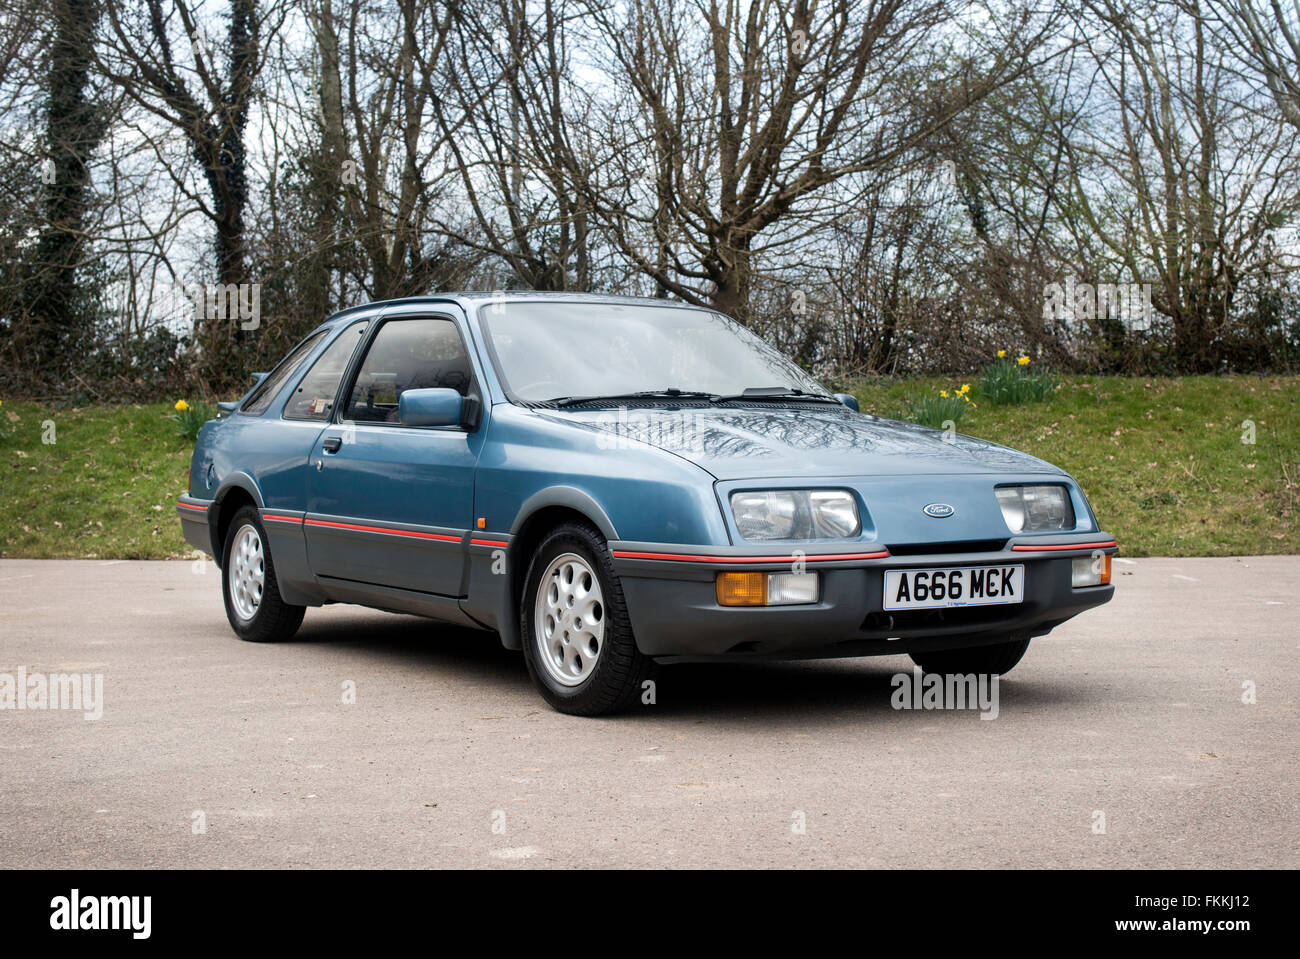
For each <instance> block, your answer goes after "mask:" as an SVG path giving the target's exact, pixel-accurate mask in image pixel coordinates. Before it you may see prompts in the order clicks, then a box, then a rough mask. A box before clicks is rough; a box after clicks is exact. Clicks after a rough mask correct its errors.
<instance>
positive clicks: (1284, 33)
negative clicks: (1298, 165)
mask: <svg viewBox="0 0 1300 959" xmlns="http://www.w3.org/2000/svg"><path fill="white" fill-rule="evenodd" d="M1205 16H1206V18H1207V20H1208V21H1209V23H1210V26H1211V27H1212V28H1213V27H1215V26H1221V27H1222V28H1223V29H1224V30H1226V31H1227V33H1228V36H1230V37H1231V38H1232V40H1233V41H1234V42H1235V44H1236V46H1237V48H1238V51H1239V53H1240V54H1241V56H1242V57H1243V58H1244V59H1245V60H1246V62H1247V63H1248V64H1250V66H1251V67H1253V68H1254V69H1255V70H1256V71H1258V73H1259V75H1260V76H1261V77H1263V79H1264V82H1265V83H1266V84H1267V85H1268V89H1269V92H1270V93H1272V95H1273V100H1274V102H1275V103H1276V104H1277V108H1278V110H1280V111H1281V113H1282V117H1283V119H1285V120H1286V122H1287V123H1290V124H1291V125H1292V126H1295V127H1300V2H1298V0H1291V2H1290V4H1287V3H1286V2H1284V0H1263V2H1256V0H1208V2H1207V3H1206V5H1205Z"/></svg>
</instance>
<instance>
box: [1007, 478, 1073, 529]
mask: <svg viewBox="0 0 1300 959" xmlns="http://www.w3.org/2000/svg"><path fill="white" fill-rule="evenodd" d="M993 492H994V493H995V494H997V498H998V505H999V506H1001V507H1002V517H1003V519H1005V520H1006V521H1007V526H1008V528H1010V530H1011V532H1013V533H1050V532H1053V531H1057V532H1059V531H1061V530H1072V529H1074V507H1073V506H1071V505H1070V494H1069V492H1068V491H1067V490H1066V488H1065V487H1064V486H999V487H998V488H997V489H995V490H994V491H993Z"/></svg>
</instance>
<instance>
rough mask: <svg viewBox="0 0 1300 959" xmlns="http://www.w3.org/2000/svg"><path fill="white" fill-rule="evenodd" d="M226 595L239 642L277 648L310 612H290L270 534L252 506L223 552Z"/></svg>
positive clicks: (236, 521)
mask: <svg viewBox="0 0 1300 959" xmlns="http://www.w3.org/2000/svg"><path fill="white" fill-rule="evenodd" d="M221 592H222V595H223V596H224V597H225V600H226V618H227V619H228V620H230V627H231V629H233V630H234V631H235V634H236V635H237V636H239V638H240V639H246V640H248V641H249V642H252V643H274V642H277V641H279V640H283V639H288V638H289V637H290V636H292V635H293V634H294V633H296V632H297V631H298V627H299V626H301V625H302V616H303V613H304V612H306V607H303V606H291V605H290V604H289V603H286V602H285V601H284V599H283V598H281V596H280V587H279V584H278V583H277V582H276V579H275V565H274V564H273V563H272V562H271V550H270V546H269V543H268V541H267V538H266V530H265V529H264V528H263V527H262V520H261V517H259V516H258V515H257V510H255V509H253V507H251V506H244V507H242V508H240V510H239V511H238V512H237V513H235V515H234V518H233V519H232V520H231V521H230V529H229V532H227V533H226V541H225V543H223V544H222V548H221Z"/></svg>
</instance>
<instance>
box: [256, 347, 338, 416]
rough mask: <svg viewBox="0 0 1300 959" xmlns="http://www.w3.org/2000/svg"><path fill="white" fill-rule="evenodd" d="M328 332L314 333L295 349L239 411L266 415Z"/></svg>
mask: <svg viewBox="0 0 1300 959" xmlns="http://www.w3.org/2000/svg"><path fill="white" fill-rule="evenodd" d="M327 332H329V331H328V330H320V331H319V332H317V333H313V334H312V335H311V336H309V337H307V339H305V340H303V341H302V342H301V343H299V344H298V345H297V346H296V347H294V348H293V350H292V351H291V352H290V353H289V355H288V356H286V357H285V358H284V359H283V360H281V361H280V365H279V366H277V367H276V368H275V369H273V370H272V371H271V372H270V373H268V374H267V375H266V377H265V378H263V380H262V382H261V383H259V384H258V385H257V387H256V388H255V389H254V390H253V392H252V393H251V394H250V395H249V397H248V399H246V400H245V401H244V405H243V406H241V407H240V408H239V411H240V412H241V413H248V414H251V415H253V416H261V415H262V414H263V413H265V412H266V409H267V407H269V406H270V405H271V401H272V400H273V399H275V397H276V394H277V393H279V392H280V387H282V386H284V384H285V383H286V382H287V381H288V379H289V377H291V376H293V374H294V373H296V372H297V371H298V367H300V366H302V361H303V360H304V359H306V357H307V354H308V353H310V352H311V351H312V349H313V348H314V347H315V346H316V344H317V343H319V342H320V340H321V337H323V336H324V335H325V334H326V333H327Z"/></svg>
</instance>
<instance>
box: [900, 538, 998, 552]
mask: <svg viewBox="0 0 1300 959" xmlns="http://www.w3.org/2000/svg"><path fill="white" fill-rule="evenodd" d="M1006 545H1007V541H1006V540H1005V539H971V540H966V541H964V542H960V543H919V544H913V543H909V544H905V545H903V546H890V547H889V555H890V556H924V555H926V554H927V553H933V554H934V555H936V556H938V555H942V554H945V553H997V552H1001V551H1002V550H1003V549H1004V548H1005V547H1006Z"/></svg>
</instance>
